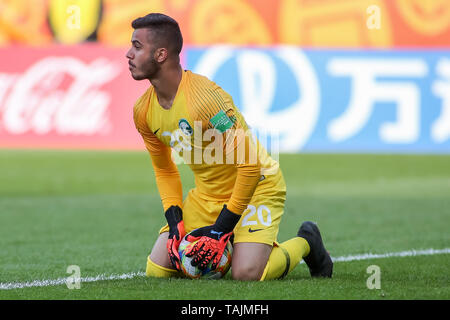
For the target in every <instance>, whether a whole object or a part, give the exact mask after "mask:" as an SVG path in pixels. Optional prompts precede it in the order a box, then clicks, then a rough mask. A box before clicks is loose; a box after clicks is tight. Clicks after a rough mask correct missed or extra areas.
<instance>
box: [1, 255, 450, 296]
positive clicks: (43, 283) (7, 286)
mask: <svg viewBox="0 0 450 320" xmlns="http://www.w3.org/2000/svg"><path fill="white" fill-rule="evenodd" d="M449 253H450V248H445V249H426V250H409V251H400V252H389V253H382V254H377V253H364V254H358V255H349V256H342V257H332V260H333V262H351V261H361V260H370V259H383V258H392V257H414V256H429V255H436V254H449ZM300 263H303V261H301V262H300ZM144 276H145V272H140V271H138V272H130V273H123V274H111V275H105V274H100V275H98V276H95V277H85V278H80V282H96V281H105V280H123V279H133V278H137V277H144ZM66 281H67V277H65V278H58V279H49V280H34V281H30V282H5V283H0V290H11V289H23V288H31V287H49V286H58V285H63V284H66Z"/></svg>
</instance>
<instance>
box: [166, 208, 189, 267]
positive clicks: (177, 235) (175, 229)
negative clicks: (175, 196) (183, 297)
mask: <svg viewBox="0 0 450 320" xmlns="http://www.w3.org/2000/svg"><path fill="white" fill-rule="evenodd" d="M165 216H166V220H167V223H168V224H169V239H168V240H167V252H168V253H169V258H170V261H171V262H172V265H173V266H174V267H175V268H176V269H177V270H181V262H180V254H179V253H178V247H179V246H180V242H181V240H182V239H183V237H184V236H185V235H186V232H185V231H184V222H183V212H182V211H181V208H180V207H179V206H171V207H170V208H169V209H167V211H166V212H165Z"/></svg>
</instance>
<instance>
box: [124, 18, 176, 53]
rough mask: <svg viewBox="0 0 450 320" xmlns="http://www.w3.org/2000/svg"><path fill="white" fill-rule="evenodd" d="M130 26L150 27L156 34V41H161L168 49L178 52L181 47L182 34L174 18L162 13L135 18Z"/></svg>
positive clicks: (134, 27)
mask: <svg viewBox="0 0 450 320" xmlns="http://www.w3.org/2000/svg"><path fill="white" fill-rule="evenodd" d="M131 26H132V27H133V29H141V28H148V29H150V30H151V31H152V32H153V33H154V34H155V35H156V37H157V39H158V40H157V41H161V42H162V43H164V45H167V47H168V49H169V50H173V51H174V52H175V53H176V54H180V52H181V48H182V47H183V36H182V35H181V31H180V26H179V25H178V22H176V21H175V19H173V18H171V17H169V16H166V15H165V14H162V13H150V14H148V15H146V16H145V17H140V18H137V19H135V20H134V21H133V22H132V23H131Z"/></svg>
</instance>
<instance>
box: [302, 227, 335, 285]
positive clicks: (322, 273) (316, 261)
mask: <svg viewBox="0 0 450 320" xmlns="http://www.w3.org/2000/svg"><path fill="white" fill-rule="evenodd" d="M297 236H299V237H302V238H304V239H305V240H306V241H308V244H309V248H310V251H309V254H308V256H306V257H304V258H303V260H305V262H306V265H307V266H308V268H309V273H310V274H311V277H313V278H316V277H324V278H331V275H332V274H333V261H332V260H331V257H330V254H329V253H328V252H327V250H325V246H324V245H323V242H322V236H321V235H320V231H319V228H318V227H317V224H315V223H314V222H311V221H306V222H303V224H302V225H301V227H300V229H299V230H298V233H297Z"/></svg>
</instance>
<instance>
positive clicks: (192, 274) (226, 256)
mask: <svg viewBox="0 0 450 320" xmlns="http://www.w3.org/2000/svg"><path fill="white" fill-rule="evenodd" d="M186 237H187V235H186V236H185V237H184V238H183V240H181V243H180V246H179V247H178V253H179V254H180V260H181V271H183V273H184V274H185V275H186V276H187V277H188V278H191V279H198V278H203V279H220V278H222V277H223V276H225V274H226V273H227V272H228V270H229V269H230V267H231V256H232V254H233V246H232V245H231V242H230V241H229V240H228V242H227V246H226V247H225V250H224V252H223V255H222V258H221V259H220V262H219V264H218V265H217V268H216V269H214V270H212V269H211V264H212V262H210V263H209V264H208V266H207V267H206V269H205V270H200V269H199V268H198V267H194V266H193V265H191V261H192V259H193V258H194V257H186V255H185V251H186V249H188V248H190V247H192V246H193V245H195V243H196V242H197V241H198V240H197V241H194V242H189V241H187V240H186Z"/></svg>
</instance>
